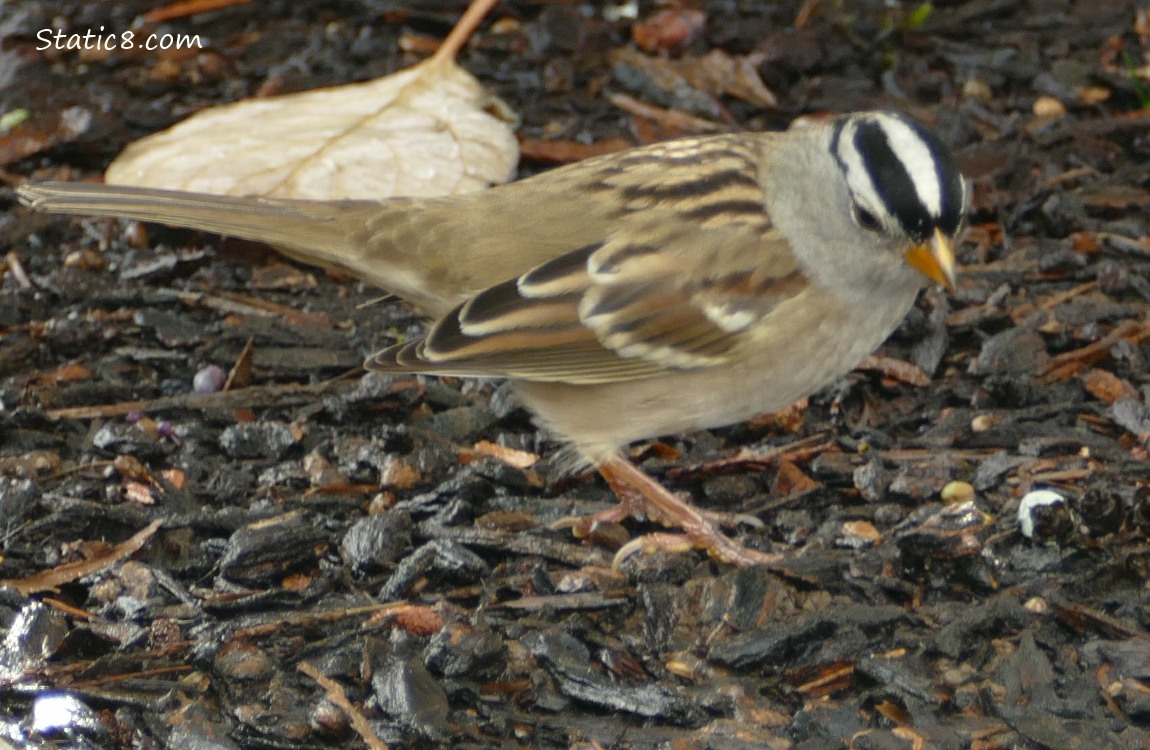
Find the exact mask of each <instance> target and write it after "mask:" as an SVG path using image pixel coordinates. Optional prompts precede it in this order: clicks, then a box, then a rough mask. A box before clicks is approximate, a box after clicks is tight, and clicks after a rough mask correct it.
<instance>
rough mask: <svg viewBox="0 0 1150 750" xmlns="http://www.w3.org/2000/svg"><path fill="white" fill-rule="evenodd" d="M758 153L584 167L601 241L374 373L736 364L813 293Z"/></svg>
mask: <svg viewBox="0 0 1150 750" xmlns="http://www.w3.org/2000/svg"><path fill="white" fill-rule="evenodd" d="M756 156H757V153H756V152H755V150H754V149H753V148H746V147H744V146H743V145H742V142H740V141H730V140H726V139H722V138H720V139H707V140H687V141H679V142H673V143H669V144H664V145H662V146H659V147H653V148H651V149H644V150H643V151H640V152H635V153H634V154H631V155H627V156H626V157H625V158H623V159H621V160H619V161H616V162H613V163H610V164H603V165H601V167H600V168H598V169H593V170H592V169H588V170H587V171H586V172H584V173H583V174H582V175H581V177H582V179H584V180H586V182H585V184H583V185H581V187H583V188H585V189H587V190H590V191H592V192H595V193H597V194H598V197H599V198H601V199H605V198H607V197H609V196H613V197H614V199H615V200H616V203H617V206H618V208H617V210H616V212H615V213H614V215H613V217H612V218H611V220H610V221H609V222H608V227H607V229H608V230H609V231H608V234H606V236H604V237H603V239H602V240H601V241H599V242H596V243H593V244H589V245H586V246H584V247H581V248H579V249H577V250H574V251H572V252H569V253H565V254H563V255H561V256H559V257H557V258H555V259H553V260H551V261H549V262H547V263H544V264H542V265H540V266H538V267H536V268H534V269H533V270H531V271H529V272H527V273H526V274H523V275H522V276H520V277H519V278H518V279H514V280H511V281H507V282H504V283H501V284H497V285H495V286H492V287H491V288H489V289H487V290H485V291H483V292H481V293H479V294H477V295H476V296H474V297H473V298H471V299H470V300H468V301H467V302H465V303H464V304H462V305H460V306H459V307H457V308H455V309H454V310H452V311H451V312H450V313H448V314H447V315H445V316H444V317H443V318H441V319H440V320H439V321H438V322H437V323H436V324H435V325H434V326H433V327H432V329H431V330H430V331H429V332H428V334H427V336H425V337H424V338H422V339H419V340H416V341H412V342H409V343H407V344H403V345H399V346H396V347H392V348H390V349H387V350H385V351H383V352H380V353H379V354H378V355H376V356H375V357H373V358H372V360H371V361H370V362H369V367H372V368H373V369H384V370H402V371H421V372H429V373H441V374H449V373H455V374H468V375H479V376H490V375H496V376H509V377H517V378H524V379H528V380H542V381H560V382H570V383H597V382H610V381H616V380H626V379H633V378H641V377H648V376H651V375H654V374H657V373H658V372H659V371H660V370H663V369H667V368H670V369H676V368H697V367H709V366H715V365H718V364H721V363H723V362H726V361H729V360H730V359H731V358H732V357H738V356H740V347H741V346H742V345H743V344H744V342H745V341H746V340H747V338H748V331H749V330H750V329H752V328H753V327H754V326H755V325H757V324H759V323H762V322H763V321H764V320H766V319H767V318H768V317H769V316H770V315H771V314H772V313H773V312H774V311H775V310H776V309H777V308H778V307H779V305H780V304H782V303H783V302H785V301H786V300H789V299H793V298H795V297H797V296H799V295H801V294H802V293H803V292H804V291H805V290H806V289H807V288H808V281H807V278H806V276H805V275H804V274H803V273H802V271H801V269H800V268H799V267H798V264H797V262H796V261H795V259H794V257H793V255H792V254H791V252H790V249H789V247H788V246H787V243H786V241H785V240H784V239H783V238H782V237H781V236H780V235H779V234H778V233H777V232H776V231H774V230H773V228H772V227H771V224H770V220H769V217H768V216H767V215H766V210H765V207H764V205H763V194H762V189H761V187H760V186H759V181H758V165H757V163H756V161H755V158H756ZM716 167H718V169H717V171H716Z"/></svg>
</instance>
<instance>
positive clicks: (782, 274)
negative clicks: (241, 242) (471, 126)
mask: <svg viewBox="0 0 1150 750" xmlns="http://www.w3.org/2000/svg"><path fill="white" fill-rule="evenodd" d="M18 193H19V196H20V199H21V200H22V201H23V202H24V203H26V204H27V205H30V206H32V207H33V208H37V209H42V210H46V211H52V212H58V213H79V214H89V215H100V216H119V217H128V218H134V219H141V220H147V221H157V222H163V223H166V224H175V225H179V226H186V227H195V228H199V229H203V230H208V231H212V232H218V233H220V234H226V235H232V236H237V237H244V238H248V239H254V240H262V241H265V242H268V243H270V244H272V245H274V246H276V247H278V248H280V249H282V250H283V251H284V252H286V253H287V254H288V255H291V256H293V257H296V258H299V259H302V260H304V261H307V262H310V263H316V264H319V265H323V266H334V267H340V268H344V269H347V270H348V271H350V272H351V273H352V274H354V275H356V276H359V277H361V278H363V279H365V280H367V281H370V282H372V283H374V284H376V285H378V286H380V287H381V288H383V289H385V290H387V291H389V292H392V293H394V294H397V295H399V296H401V297H404V298H406V299H407V300H409V301H411V302H412V303H414V304H415V305H416V306H418V307H419V308H420V309H421V310H423V311H424V312H426V313H428V314H430V315H431V316H432V317H433V318H435V322H434V323H433V324H432V325H431V328H430V330H429V331H428V333H427V334H426V335H425V336H424V337H422V338H419V339H417V340H414V341H408V342H406V343H403V344H398V345H396V346H393V347H391V348H389V349H385V350H384V351H382V352H379V353H378V354H376V355H374V356H372V357H371V358H370V359H369V360H368V361H367V367H368V368H369V369H375V370H386V371H402V372H421V373H435V374H460V375H476V376H504V377H508V378H511V379H513V381H514V382H515V386H516V389H517V391H518V393H519V395H520V396H521V398H522V399H523V401H524V402H525V403H526V404H527V405H528V406H529V407H531V408H532V409H533V410H534V411H535V412H536V413H538V414H539V416H541V417H542V419H543V421H544V422H546V423H547V424H548V425H549V426H550V427H551V428H552V429H554V430H555V431H556V432H558V433H559V434H561V435H563V436H565V437H566V438H568V439H570V440H571V441H572V442H573V443H574V444H575V446H576V447H577V448H578V449H579V451H580V452H581V454H582V455H583V456H584V457H585V458H586V459H587V460H589V461H590V462H593V463H594V464H595V465H596V466H598V467H599V469H600V471H601V472H602V473H603V474H604V476H606V477H607V479H608V481H609V482H611V484H612V486H613V487H615V489H616V491H617V492H618V493H619V494H620V495H621V497H623V498H624V499H625V501H630V502H631V506H630V507H631V508H633V507H634V503H635V502H636V500H637V499H639V498H641V499H642V500H643V501H645V507H646V508H647V509H648V510H651V511H653V512H654V513H655V515H656V516H657V517H659V518H660V519H662V520H664V521H666V522H670V523H673V524H675V525H678V526H679V527H681V528H682V529H683V531H684V532H685V534H686V539H687V540H688V541H689V542H690V543H691V544H692V545H694V546H699V547H704V548H706V549H708V550H709V551H711V552H712V553H713V554H715V555H716V556H718V557H720V558H722V559H725V560H728V561H731V562H735V563H739V564H749V563H758V562H770V561H773V560H774V559H775V557H774V556H772V555H766V554H764V553H761V552H757V551H755V550H751V549H748V548H746V547H744V546H742V545H740V544H737V543H736V542H734V541H733V540H731V539H730V538H728V537H726V536H725V535H723V534H722V533H721V532H720V531H719V530H718V529H717V528H716V527H715V526H714V524H713V523H712V521H711V519H710V518H709V517H708V515H707V514H703V513H700V512H699V511H697V510H696V509H695V508H694V507H693V506H691V505H689V504H686V503H684V502H683V501H681V500H679V499H678V498H676V497H675V496H674V495H672V494H671V493H670V492H668V491H666V490H665V489H663V488H662V487H661V486H660V485H658V484H657V483H656V482H654V481H653V480H651V479H650V478H649V477H647V476H646V475H645V474H643V473H642V472H641V471H639V470H638V469H637V468H635V467H634V466H633V465H631V464H630V462H628V461H626V460H625V459H624V458H622V457H621V454H620V448H622V447H623V446H625V445H627V444H628V443H631V442H633V441H636V440H641V439H645V438H650V437H654V436H657V435H663V434H667V433H674V432H682V431H688V430H696V429H702V428H708V427H717V426H720V425H726V424H730V423H732V422H737V421H739V420H742V419H745V418H747V417H749V416H753V415H756V414H759V413H763V412H768V411H772V410H776V409H779V408H781V407H783V406H786V405H787V404H789V403H791V402H792V401H794V400H796V399H798V398H801V397H802V396H804V395H806V394H809V393H811V392H812V391H814V390H815V389H817V388H819V387H821V386H823V385H825V384H827V383H829V382H830V381H832V380H833V379H835V378H837V377H839V376H841V375H842V374H844V373H845V372H847V371H848V370H850V368H851V367H853V366H854V365H855V364H857V363H858V362H859V360H861V359H862V358H863V357H865V356H866V355H867V354H870V353H871V352H872V351H873V350H874V349H875V348H876V347H878V346H879V344H881V343H882V342H883V340H884V339H885V338H886V337H887V336H888V335H889V334H890V333H891V331H893V330H894V328H895V327H896V326H897V325H898V323H899V321H900V320H901V319H902V318H903V316H904V315H905V314H906V312H907V310H908V309H909V308H910V306H911V305H912V304H913V303H914V300H915V296H916V294H917V293H918V291H919V289H920V288H922V287H923V286H924V285H925V284H926V283H927V281H928V280H931V281H935V282H938V283H941V284H944V285H946V286H948V287H950V286H952V285H953V282H954V255H953V251H952V242H953V241H954V239H955V236H956V234H957V233H958V231H959V229H960V227H961V225H962V221H963V214H964V209H965V203H966V187H965V182H964V181H963V178H962V176H961V174H960V173H959V171H958V168H957V167H956V165H955V162H954V158H953V157H952V155H951V154H950V152H949V151H948V149H947V148H946V147H945V146H943V145H942V144H941V143H940V142H939V141H938V140H937V139H936V138H935V137H934V136H933V135H931V134H930V133H929V132H928V131H926V130H925V129H924V128H923V127H922V126H921V125H919V124H918V123H916V122H915V121H913V120H911V119H909V118H907V117H906V116H903V115H900V114H895V113H885V112H863V113H858V114H853V115H847V116H843V117H839V118H837V119H832V120H826V121H822V122H818V123H815V124H811V125H809V126H806V127H799V128H792V129H791V130H789V131H787V132H783V133H739V134H733V135H720V136H711V137H702V138H687V139H683V140H677V141H671V142H667V143H660V144H656V145H652V146H647V147H643V148H636V149H632V150H629V151H623V152H620V153H615V154H610V155H607V156H603V157H598V158H594V159H589V160H587V161H584V162H581V163H578V164H574V165H571V166H568V167H563V168H560V169H555V170H553V171H550V172H546V173H544V174H541V175H538V176H535V177H531V178H529V179H525V180H522V181H520V182H516V183H512V184H509V185H505V186H500V187H494V188H491V189H489V190H486V191H482V192H478V193H469V194H465V195H459V196H454V197H448V198H400V199H392V200H388V201H385V202H382V203H379V202H368V201H341V202H307V201H283V200H263V199H259V198H229V197H217V196H211V195H199V194H193V193H181V192H166V191H156V190H143V189H136V188H130V187H117V186H108V185H97V184H62V183H56V184H52V183H48V184H40V185H27V186H25V187H22V188H20V189H19V191H18ZM666 540H667V537H666V536H660V541H662V542H666Z"/></svg>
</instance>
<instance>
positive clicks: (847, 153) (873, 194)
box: [838, 122, 890, 222]
mask: <svg viewBox="0 0 1150 750" xmlns="http://www.w3.org/2000/svg"><path fill="white" fill-rule="evenodd" d="M857 130H858V128H857V127H856V126H855V124H854V123H853V122H852V123H848V124H847V125H845V126H844V127H843V130H842V133H841V135H840V137H839V143H838V159H839V161H840V162H841V164H842V166H843V168H844V169H845V172H846V178H847V185H848V186H849V187H850V191H851V194H852V195H854V196H856V197H858V196H867V197H869V198H872V199H873V200H871V201H867V202H866V203H867V205H866V208H867V210H869V211H880V212H882V214H883V217H884V222H885V220H886V219H887V218H889V216H890V214H889V212H888V211H887V209H886V204H885V203H884V202H883V200H882V198H881V197H880V196H879V194H878V189H877V188H876V187H875V184H874V180H873V179H871V175H870V170H869V169H867V168H866V163H865V162H864V161H863V157H862V154H861V153H859V150H858V148H857V147H856V146H855V134H856V132H857Z"/></svg>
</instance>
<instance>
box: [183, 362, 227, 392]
mask: <svg viewBox="0 0 1150 750" xmlns="http://www.w3.org/2000/svg"><path fill="white" fill-rule="evenodd" d="M226 382H228V374H227V373H226V372H224V368H222V367H220V366H219V365H206V366H205V367H201V368H200V369H199V370H198V371H197V372H196V374H195V376H194V377H193V378H192V390H193V391H195V392H196V393H215V392H217V391H219V390H220V389H221V388H223V387H224V383H226Z"/></svg>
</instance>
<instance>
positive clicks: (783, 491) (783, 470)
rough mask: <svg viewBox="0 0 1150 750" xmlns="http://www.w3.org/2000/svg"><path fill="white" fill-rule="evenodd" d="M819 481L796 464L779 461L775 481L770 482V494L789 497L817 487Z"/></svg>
mask: <svg viewBox="0 0 1150 750" xmlns="http://www.w3.org/2000/svg"><path fill="white" fill-rule="evenodd" d="M818 486H819V483H818V482H816V481H815V480H813V479H811V478H810V477H809V476H807V475H806V474H805V473H803V470H802V469H800V468H799V467H798V466H797V465H796V464H794V463H791V462H790V461H785V460H784V461H780V462H779V469H778V472H776V473H775V481H774V482H773V483H772V484H771V494H774V495H781V496H784V497H789V496H793V495H801V494H803V493H804V492H810V491H811V490H814V489H817V488H818Z"/></svg>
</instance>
